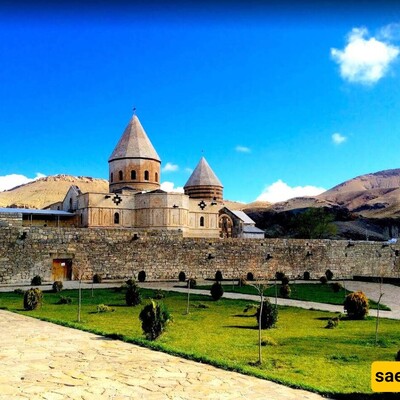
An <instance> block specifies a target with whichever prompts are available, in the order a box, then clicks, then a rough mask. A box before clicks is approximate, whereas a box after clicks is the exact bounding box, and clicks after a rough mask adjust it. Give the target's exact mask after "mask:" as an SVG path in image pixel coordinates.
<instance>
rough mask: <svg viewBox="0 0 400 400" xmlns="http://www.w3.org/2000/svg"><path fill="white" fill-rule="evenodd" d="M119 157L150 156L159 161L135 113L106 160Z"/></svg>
mask: <svg viewBox="0 0 400 400" xmlns="http://www.w3.org/2000/svg"><path fill="white" fill-rule="evenodd" d="M120 158H150V159H152V160H157V161H160V162H161V160H160V157H159V156H158V154H157V152H156V150H155V149H154V147H153V145H152V144H151V142H150V139H149V138H148V136H147V134H146V132H145V131H144V129H143V127H142V125H141V123H140V121H139V118H138V117H137V116H136V115H134V116H133V117H132V119H131V120H130V121H129V124H128V126H127V127H126V128H125V130H124V133H123V134H122V136H121V139H119V142H118V144H117V145H116V146H115V149H114V151H113V152H112V154H111V156H110V158H109V159H108V161H109V162H110V161H112V160H118V159H120Z"/></svg>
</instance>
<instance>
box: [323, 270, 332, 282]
mask: <svg viewBox="0 0 400 400" xmlns="http://www.w3.org/2000/svg"><path fill="white" fill-rule="evenodd" d="M325 276H326V279H328V281H331V280H332V278H333V272H332V271H331V270H330V269H327V270H326V271H325Z"/></svg>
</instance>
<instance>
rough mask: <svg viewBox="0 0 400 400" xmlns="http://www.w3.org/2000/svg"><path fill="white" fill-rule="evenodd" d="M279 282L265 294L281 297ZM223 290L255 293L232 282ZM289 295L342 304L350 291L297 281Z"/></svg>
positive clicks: (384, 307)
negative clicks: (335, 290)
mask: <svg viewBox="0 0 400 400" xmlns="http://www.w3.org/2000/svg"><path fill="white" fill-rule="evenodd" d="M280 286H281V285H280V284H279V283H278V285H276V286H275V284H271V285H270V286H269V287H268V288H267V289H266V291H265V294H266V296H269V297H275V293H276V292H277V294H278V297H281V296H280V294H279V288H280ZM222 287H223V288H224V291H225V292H236V293H243V294H257V290H256V289H255V288H254V287H253V286H251V285H245V286H237V285H232V284H223V285H222ZM196 289H203V290H210V289H211V285H203V286H201V285H198V286H196ZM290 289H291V291H292V292H291V295H290V298H291V299H293V300H303V301H313V302H316V303H327V304H336V305H342V304H343V301H344V298H345V297H346V295H348V294H349V293H350V292H349V291H348V290H345V289H341V290H340V291H339V292H337V293H335V292H334V291H333V290H332V287H331V285H330V284H327V285H322V284H319V283H299V284H291V285H290ZM369 306H370V308H374V309H376V308H377V303H376V302H375V301H373V300H369ZM380 309H381V310H386V311H390V308H389V307H388V306H386V305H385V304H382V303H381V304H380Z"/></svg>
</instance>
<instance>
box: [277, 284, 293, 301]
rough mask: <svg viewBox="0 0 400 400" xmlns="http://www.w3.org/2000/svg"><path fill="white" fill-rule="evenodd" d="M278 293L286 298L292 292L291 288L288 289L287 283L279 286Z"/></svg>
mask: <svg viewBox="0 0 400 400" xmlns="http://www.w3.org/2000/svg"><path fill="white" fill-rule="evenodd" d="M279 293H280V295H281V296H282V297H284V298H285V299H288V298H289V297H290V294H291V293H292V289H290V286H289V285H282V286H281V287H280V288H279Z"/></svg>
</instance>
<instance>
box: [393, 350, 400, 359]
mask: <svg viewBox="0 0 400 400" xmlns="http://www.w3.org/2000/svg"><path fill="white" fill-rule="evenodd" d="M394 359H395V361H400V350H399V351H398V352H397V353H396V356H395V357H394Z"/></svg>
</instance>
